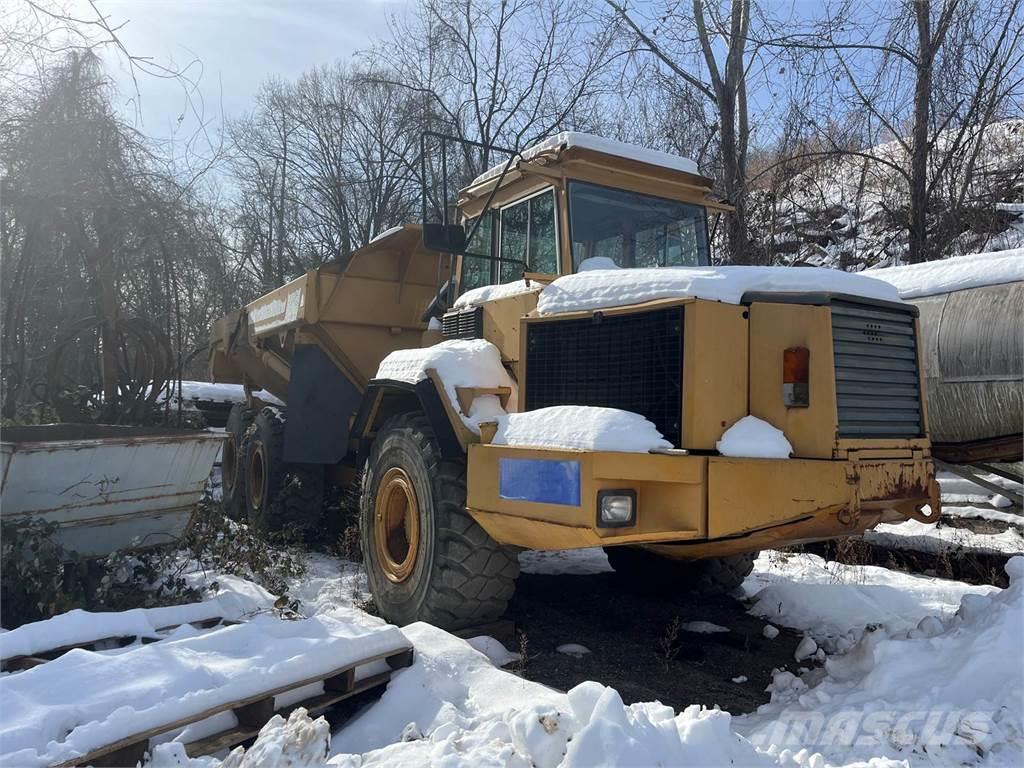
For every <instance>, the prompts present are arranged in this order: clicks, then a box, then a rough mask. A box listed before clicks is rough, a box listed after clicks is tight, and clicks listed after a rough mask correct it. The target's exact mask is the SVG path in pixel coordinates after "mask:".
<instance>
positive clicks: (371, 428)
mask: <svg viewBox="0 0 1024 768" xmlns="http://www.w3.org/2000/svg"><path fill="white" fill-rule="evenodd" d="M442 397H443V395H442V394H441V393H440V392H438V390H437V385H436V384H435V383H434V380H433V379H431V378H426V379H422V380H421V381H418V382H416V383H415V384H410V383H409V382H407V381H396V380H394V379H371V380H370V381H369V382H368V383H367V385H366V392H365V394H364V395H363V401H362V404H361V405H360V407H359V411H358V412H357V413H356V418H355V421H354V422H353V424H352V429H351V433H350V434H351V437H353V438H355V439H357V440H358V441H359V449H358V462H359V466H362V464H363V463H364V462H365V460H366V456H367V455H368V454H369V450H370V445H371V444H372V443H373V438H374V436H375V435H376V433H377V430H378V429H380V427H381V425H382V424H384V422H386V421H387V420H388V419H389V418H391V417H392V416H394V415H395V414H397V413H403V412H408V411H421V412H422V413H423V414H424V415H425V416H426V417H427V419H428V420H429V421H430V426H431V427H432V428H433V430H434V437H435V438H436V439H437V443H438V446H439V447H440V449H441V455H442V456H444V458H446V459H461V458H465V456H466V450H465V448H464V447H463V444H462V442H461V441H460V440H459V435H458V432H457V431H456V427H455V426H454V425H453V424H452V421H451V417H450V415H449V410H448V409H447V408H445V404H444V400H443V399H442ZM459 426H460V427H461V426H462V425H461V424H460V425H459ZM463 429H464V427H463Z"/></svg>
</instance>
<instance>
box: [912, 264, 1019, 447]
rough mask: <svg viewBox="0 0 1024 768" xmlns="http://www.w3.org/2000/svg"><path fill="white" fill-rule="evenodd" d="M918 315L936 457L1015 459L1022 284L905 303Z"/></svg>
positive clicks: (990, 286) (988, 287)
mask: <svg viewBox="0 0 1024 768" xmlns="http://www.w3.org/2000/svg"><path fill="white" fill-rule="evenodd" d="M910 301H911V303H913V304H916V305H917V306H918V307H920V309H921V338H922V342H923V346H924V370H925V379H926V383H927V390H928V395H927V401H928V421H929V427H930V432H931V438H932V442H933V443H934V444H935V453H936V455H937V456H940V457H941V456H942V455H944V454H946V455H948V456H949V459H948V460H950V461H965V462H968V463H970V462H971V461H972V459H977V460H997V459H1002V460H1006V461H1014V460H1019V459H1020V456H1021V432H1022V429H1024V282H1015V283H1004V284H1002V285H987V286H982V287H978V288H968V289H965V290H960V291H952V292H950V293H941V294H937V295H934V296H923V297H921V298H915V299H910Z"/></svg>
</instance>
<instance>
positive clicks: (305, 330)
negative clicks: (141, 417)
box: [210, 134, 939, 627]
mask: <svg viewBox="0 0 1024 768" xmlns="http://www.w3.org/2000/svg"><path fill="white" fill-rule="evenodd" d="M710 193H711V180H710V179H708V178H705V177H703V176H700V175H699V173H698V172H697V169H696V166H695V165H694V164H693V163H692V162H690V161H684V160H682V159H680V158H673V157H671V156H666V155H664V154H662V153H652V152H650V151H647V150H643V149H640V148H637V147H630V146H628V145H622V144H618V143H616V142H609V141H606V140H603V139H598V138H596V137H590V136H586V135H581V134H561V135H559V136H558V137H555V138H554V139H551V140H549V141H545V142H543V143H541V144H540V145H538V146H536V147H534V148H532V149H530V150H527V151H524V152H522V153H519V154H518V155H516V156H515V157H514V158H513V160H512V162H510V163H508V164H504V165H503V166H502V167H501V168H499V169H495V170H492V171H489V172H487V173H485V174H483V175H481V176H480V177H478V178H477V179H476V180H474V182H473V183H472V184H470V185H469V186H468V187H466V188H464V189H463V190H461V191H460V193H459V199H458V209H459V213H458V224H456V225H454V226H448V225H447V224H446V225H445V226H444V227H442V228H440V229H435V228H430V229H428V228H427V227H424V228H423V229H422V230H421V228H420V227H416V226H409V225H407V226H405V227H403V228H401V229H397V230H395V231H393V232H389V233H386V234H385V235H384V236H382V237H381V238H380V239H378V240H377V241H375V242H373V243H371V244H370V245H368V246H367V247H366V248H363V249H361V250H360V251H357V252H356V254H355V255H354V256H353V258H352V261H351V263H350V264H349V265H348V266H347V267H345V268H344V269H343V268H341V267H340V266H336V265H328V266H325V267H322V268H321V269H319V270H315V271H311V272H309V273H307V274H306V275H305V276H303V277H301V278H299V279H298V280H295V281H293V282H291V283H289V284H288V285H286V286H283V287H281V288H279V289H277V290H275V291H272V292H271V293H269V294H267V295H266V296H264V297H261V298H260V299H258V300H257V301H255V302H252V303H251V304H249V305H248V306H246V307H244V308H242V309H241V310H239V311H237V312H235V313H232V314H231V315H229V316H228V317H226V318H223V319H221V320H220V321H218V322H217V324H216V326H215V327H214V329H213V331H212V334H211V345H210V356H211V357H210V360H211V370H212V373H213V376H214V378H215V379H217V380H218V381H233V382H241V383H244V384H246V385H247V386H248V387H257V386H258V387H262V388H265V389H267V390H269V391H270V392H271V393H273V394H274V395H276V396H277V397H279V398H281V399H282V400H283V401H284V402H285V407H284V408H280V407H263V406H264V404H263V403H261V402H260V401H259V400H258V398H256V397H254V396H252V395H250V396H249V402H248V404H247V407H239V408H237V409H235V410H233V411H232V413H231V414H230V416H229V418H228V424H227V427H226V431H227V434H228V439H227V443H226V447H225V452H224V491H225V505H226V507H227V509H228V511H229V512H230V513H231V514H235V515H245V516H247V517H248V519H249V521H250V522H251V523H253V524H256V525H263V526H268V527H285V526H293V525H298V526H300V527H302V528H304V529H306V530H307V531H310V530H317V531H319V530H320V528H321V527H322V518H321V510H322V505H321V503H320V502H321V500H322V497H323V490H324V486H325V483H326V481H327V479H328V478H330V479H332V480H333V481H334V482H335V483H336V484H337V485H340V486H341V487H342V488H343V489H346V490H350V491H351V496H352V497H355V496H356V495H358V498H359V532H360V545H361V551H362V554H363V559H364V562H365V563H366V569H367V574H368V577H369V583H370V588H371V591H372V593H373V596H374V600H375V602H376V605H377V607H378V609H379V610H380V611H381V615H383V616H384V617H385V618H387V619H388V620H390V621H392V622H396V623H406V622H410V621H418V620H426V621H430V622H432V623H435V624H439V625H442V626H446V627H460V626H467V625H473V624H481V623H484V622H487V621H490V620H493V619H495V618H497V617H499V616H500V615H501V614H502V613H503V611H504V610H505V606H506V605H507V602H508V600H509V598H510V597H511V595H512V593H513V590H514V582H515V578H516V576H517V574H518V559H517V549H518V548H523V547H526V548H537V549H565V548H573V547H584V546H603V547H605V548H606V550H607V552H608V556H609V559H610V560H611V562H612V565H613V567H614V568H615V570H616V571H617V572H619V573H620V574H621V575H623V576H624V577H636V578H638V580H640V581H641V582H644V583H649V582H650V581H651V580H652V579H668V580H670V581H672V582H673V583H677V584H678V585H679V588H680V589H692V588H694V587H698V588H704V589H712V590H713V589H717V590H728V589H732V588H734V587H736V586H738V585H739V584H740V583H741V582H742V580H743V578H744V577H745V576H746V575H747V574H748V573H749V572H750V570H751V568H752V567H753V559H754V554H755V553H756V552H757V551H758V550H759V549H761V548H763V547H766V546H779V545H784V544H788V543H794V542H798V541H805V540H812V539H821V538H830V537H837V536H849V535H857V534H859V533H861V532H863V531H864V530H865V529H867V528H870V527H872V526H874V525H875V524H877V523H879V522H889V523H894V522H900V521H903V520H907V519H915V520H919V521H925V522H927V521H932V520H935V519H936V518H937V516H938V502H939V500H938V486H937V483H936V482H935V477H934V466H933V463H932V460H931V443H930V441H929V438H928V420H927V407H926V403H925V402H924V401H923V398H922V396H921V394H922V387H923V384H922V379H921V365H920V352H921V344H920V335H919V328H918V323H917V310H916V308H915V307H914V306H912V305H909V304H906V303H905V302H902V301H900V298H899V296H898V294H897V293H896V292H895V290H894V289H893V288H892V287H891V286H888V285H886V284H884V283H880V282H878V281H876V280H871V279H868V278H866V277H863V276H858V275H848V274H845V273H840V272H836V271H833V270H814V269H800V268H797V269H783V268H779V269H769V268H744V267H731V268H721V269H712V268H711V267H710V248H709V242H710V239H709V230H710V228H709V224H708V215H709V211H710V212H711V213H712V214H713V215H721V214H723V213H725V212H727V211H728V206H725V205H723V204H721V203H719V202H716V201H715V200H714V199H713V198H712V197H711V196H710ZM438 233H441V234H443V237H441V236H440V235H439V236H438V237H437V238H435V234H438ZM424 236H425V237H426V239H427V242H430V243H434V244H436V245H437V248H436V249H435V250H431V249H430V248H427V247H425V246H424V244H423V237H424ZM446 249H447V250H450V251H453V252H454V257H449V256H448V255H447V254H444V255H441V254H440V253H438V252H437V251H438V250H446ZM450 262H454V264H453V269H452V270H451V272H452V273H451V274H450V273H449V263H450ZM595 268H596V269H595ZM672 268H676V269H672ZM441 285H444V286H445V287H444V288H443V289H441V290H439V287H440V286H441ZM454 297H458V299H457V302H455V303H454V304H452V303H451V301H450V298H454ZM449 305H451V308H450V309H449V308H448V307H449ZM427 318H429V319H430V320H431V321H433V322H431V323H430V326H429V328H430V329H429V330H428V323H427ZM548 408H552V409H555V410H554V411H548V410H546V409H548ZM521 417H526V418H525V421H524V420H523V419H522V418H521ZM517 418H518V420H517ZM604 418H608V419H610V420H611V421H612V422H616V421H621V420H622V419H623V418H625V419H626V420H627V421H628V420H632V421H631V423H633V424H637V423H640V424H642V425H643V427H644V430H646V432H647V434H649V435H653V440H652V441H651V442H650V443H649V444H645V445H642V446H640V447H637V446H636V445H633V446H632V447H627V446H626V443H629V441H628V440H627V441H624V442H623V441H618V442H616V441H615V440H611V441H609V439H607V438H608V436H607V435H601V434H595V433H593V431H592V430H591V431H590V432H588V431H587V430H586V429H582V425H586V424H594V423H601V420H602V419H604ZM538 419H539V421H537V420H538ZM595 420H596V421H595ZM552 421H553V422H560V423H562V424H566V425H570V431H573V430H577V431H579V430H580V429H582V434H583V438H582V439H581V440H578V441H576V442H573V441H569V442H565V441H563V440H558V439H554V438H551V437H550V436H548V437H544V436H543V435H544V434H545V433H548V432H550V430H549V429H548V428H549V427H550V425H551V423H552ZM742 421H746V422H747V423H753V424H755V425H759V427H758V428H759V429H762V430H764V429H767V430H770V431H771V433H773V434H776V433H777V436H776V445H782V446H783V448H784V450H782V451H781V452H780V451H779V450H777V449H776V451H775V452H773V453H771V454H770V455H769V456H762V455H759V454H758V453H743V452H740V453H737V452H735V451H731V452H730V455H723V452H722V451H721V450H720V441H722V438H723V435H725V434H726V432H727V431H729V430H731V429H732V428H733V427H734V425H736V424H738V423H739V422H742ZM516 424H527V425H533V426H532V427H531V426H528V427H527V428H525V433H524V432H523V431H522V430H519V431H517V428H516ZM510 435H512V436H513V437H514V439H510V438H509V436H510ZM926 507H927V508H926Z"/></svg>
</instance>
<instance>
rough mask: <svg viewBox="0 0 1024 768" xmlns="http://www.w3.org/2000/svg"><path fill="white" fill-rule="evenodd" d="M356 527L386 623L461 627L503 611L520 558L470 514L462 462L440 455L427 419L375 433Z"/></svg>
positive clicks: (400, 420) (403, 420)
mask: <svg viewBox="0 0 1024 768" xmlns="http://www.w3.org/2000/svg"><path fill="white" fill-rule="evenodd" d="M359 527H360V534H361V535H360V546H361V548H362V553H363V562H364V563H365V564H366V571H367V575H368V578H369V582H370V591H371V592H372V593H373V598H374V601H375V602H376V604H377V609H378V610H379V611H380V614H381V616H383V617H384V618H385V619H387V620H388V621H390V622H392V623H394V624H399V625H404V624H409V623H411V622H414V621H426V622H429V623H431V624H434V625H436V626H438V627H442V628H444V629H458V628H461V627H467V626H473V625H476V624H483V623H486V622H489V621H494V620H495V619H497V618H499V617H500V616H501V615H502V614H503V613H504V612H505V609H506V607H507V606H508V601H509V599H511V597H512V593H513V592H514V591H515V580H516V577H517V576H518V575H519V561H518V559H517V557H516V555H515V553H514V552H512V551H510V550H509V549H508V548H506V547H503V546H501V545H500V544H498V543H497V542H496V541H494V539H492V538H491V537H490V536H489V535H488V534H487V532H486V531H484V529H483V528H481V527H480V526H479V525H478V524H477V523H476V521H474V520H473V518H472V517H470V515H469V513H468V512H467V511H466V464H465V461H454V460H449V459H444V458H442V456H441V451H440V449H439V448H438V445H437V441H436V440H435V439H434V434H433V430H432V429H431V427H430V423H429V421H427V419H426V418H425V417H424V416H422V415H420V414H415V413H409V414H400V415H398V416H395V417H394V418H392V419H391V420H389V421H388V422H387V423H386V424H385V425H384V426H383V427H382V428H381V430H380V432H379V433H378V435H377V438H376V440H374V443H373V448H372V450H371V451H370V456H369V459H368V460H367V463H366V468H365V472H364V475H363V484H362V492H361V495H360V504H359Z"/></svg>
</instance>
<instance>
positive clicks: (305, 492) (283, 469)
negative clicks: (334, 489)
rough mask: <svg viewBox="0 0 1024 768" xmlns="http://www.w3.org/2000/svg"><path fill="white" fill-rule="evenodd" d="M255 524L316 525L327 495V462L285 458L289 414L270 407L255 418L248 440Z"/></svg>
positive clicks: (248, 489)
mask: <svg viewBox="0 0 1024 768" xmlns="http://www.w3.org/2000/svg"><path fill="white" fill-rule="evenodd" d="M243 446H244V448H243V457H244V464H245V500H246V509H247V512H248V519H249V524H250V525H252V526H254V527H256V528H258V529H260V530H264V531H277V530H281V529H284V528H293V529H297V530H299V531H300V532H302V533H303V534H309V533H311V532H313V531H314V530H316V528H317V526H318V525H319V523H320V518H321V516H322V512H323V501H324V468H323V466H321V465H319V464H290V463H287V462H285V460H284V416H283V414H282V413H281V412H280V411H279V410H278V409H276V408H271V407H269V406H268V407H266V408H264V409H263V410H261V411H260V412H259V414H257V415H256V418H255V419H253V422H252V426H251V427H250V428H249V430H248V432H247V434H246V437H245V441H244V444H243Z"/></svg>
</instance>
